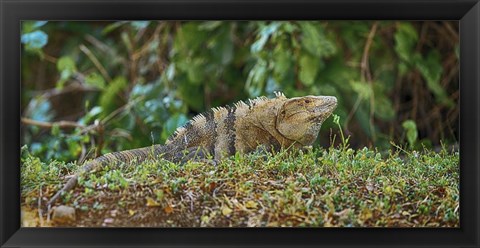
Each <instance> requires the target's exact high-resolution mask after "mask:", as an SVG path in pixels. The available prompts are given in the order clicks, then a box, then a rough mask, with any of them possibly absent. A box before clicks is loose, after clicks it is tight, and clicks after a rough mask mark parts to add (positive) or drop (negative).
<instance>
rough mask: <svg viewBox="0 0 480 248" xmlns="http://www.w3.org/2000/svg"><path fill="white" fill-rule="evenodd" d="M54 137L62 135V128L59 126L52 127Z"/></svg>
mask: <svg viewBox="0 0 480 248" xmlns="http://www.w3.org/2000/svg"><path fill="white" fill-rule="evenodd" d="M50 132H51V133H52V135H53V136H58V135H60V126H59V125H58V124H54V125H53V126H52V130H50Z"/></svg>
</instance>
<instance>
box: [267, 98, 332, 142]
mask: <svg viewBox="0 0 480 248" xmlns="http://www.w3.org/2000/svg"><path fill="white" fill-rule="evenodd" d="M336 107H337V98H335V97H333V96H304V97H295V98H291V99H288V100H287V101H285V103H284V104H283V105H282V107H281V108H280V109H279V111H278V114H277V121H276V128H277V130H278V132H280V133H281V134H282V135H283V136H284V137H285V138H287V139H290V140H294V141H297V142H299V143H301V144H302V145H304V146H308V145H311V144H313V142H314V141H315V140H316V139H317V136H318V132H319V131H320V127H321V125H322V123H323V121H325V119H327V118H328V117H329V116H330V115H331V114H332V112H333V110H335V108H336Z"/></svg>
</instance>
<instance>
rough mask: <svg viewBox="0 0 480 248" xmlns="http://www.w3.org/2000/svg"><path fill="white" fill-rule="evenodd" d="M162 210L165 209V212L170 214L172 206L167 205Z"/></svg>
mask: <svg viewBox="0 0 480 248" xmlns="http://www.w3.org/2000/svg"><path fill="white" fill-rule="evenodd" d="M163 210H164V211H165V213H167V214H171V213H172V212H173V207H172V206H170V205H168V206H166V207H165V208H164V209H163Z"/></svg>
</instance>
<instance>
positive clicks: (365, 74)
mask: <svg viewBox="0 0 480 248" xmlns="http://www.w3.org/2000/svg"><path fill="white" fill-rule="evenodd" d="M377 27H378V22H374V23H373V25H372V28H371V29H370V32H369V33H368V37H367V41H366V42H365V47H364V49H363V56H362V63H361V64H360V67H361V72H362V78H363V79H366V80H367V82H368V84H369V85H370V89H371V94H372V95H371V96H370V120H369V122H370V123H369V124H370V134H371V136H372V140H373V142H375V140H376V139H377V138H376V134H375V127H374V123H373V118H374V113H375V94H374V92H373V79H372V73H371V72H370V64H369V62H368V58H369V53H370V47H371V45H372V42H373V38H374V37H375V33H376V31H377Z"/></svg>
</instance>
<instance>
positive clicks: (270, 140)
mask: <svg viewBox="0 0 480 248" xmlns="http://www.w3.org/2000/svg"><path fill="white" fill-rule="evenodd" d="M336 106H337V99H336V98H335V97H333V96H304V97H294V98H286V97H285V96H284V95H283V94H282V93H276V97H275V98H271V99H269V98H266V97H259V98H256V99H254V100H249V102H248V104H247V103H245V102H243V101H240V102H237V103H236V104H234V106H228V107H219V108H214V109H212V110H210V111H208V112H206V113H204V114H200V115H197V116H195V117H193V119H192V120H190V121H189V122H188V123H187V124H185V125H184V126H182V127H179V128H178V129H177V130H176V131H175V133H174V134H173V135H172V136H171V137H170V138H169V139H168V140H167V142H166V143H165V145H153V146H149V147H144V148H138V149H133V150H126V151H121V152H113V153H108V154H105V155H103V156H100V157H98V158H96V159H94V160H92V161H90V162H86V163H85V165H84V166H83V167H82V169H81V170H80V171H79V172H78V173H76V174H75V175H73V177H72V178H70V179H69V181H68V182H67V183H66V184H65V186H64V187H63V188H62V189H61V190H59V191H58V192H57V193H56V194H55V195H54V196H53V197H52V198H51V199H50V201H49V202H48V203H47V205H51V204H53V203H54V202H55V201H56V200H57V199H58V198H59V197H60V195H61V194H62V193H63V192H66V191H68V190H70V189H72V188H73V187H74V186H75V185H76V184H77V180H78V177H79V176H80V175H82V174H85V173H89V172H90V171H92V170H94V169H97V168H100V167H103V166H106V165H112V164H119V163H131V162H135V163H140V162H142V161H144V160H146V159H149V158H157V157H158V156H161V157H162V158H164V159H166V160H170V161H173V162H182V161H188V160H202V159H207V158H213V159H215V160H221V159H222V158H225V157H228V156H231V155H234V154H235V153H236V152H239V153H243V154H245V153H249V152H253V151H255V150H257V149H258V148H260V147H261V148H267V149H269V150H272V149H273V150H275V151H278V150H280V149H281V148H289V147H293V148H301V147H304V146H310V145H312V144H313V142H314V141H315V140H316V138H317V136H318V132H319V131H320V127H321V125H322V123H323V121H324V120H325V119H326V118H328V117H329V116H330V115H331V114H332V112H333V110H334V109H335V108H336Z"/></svg>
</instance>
